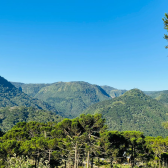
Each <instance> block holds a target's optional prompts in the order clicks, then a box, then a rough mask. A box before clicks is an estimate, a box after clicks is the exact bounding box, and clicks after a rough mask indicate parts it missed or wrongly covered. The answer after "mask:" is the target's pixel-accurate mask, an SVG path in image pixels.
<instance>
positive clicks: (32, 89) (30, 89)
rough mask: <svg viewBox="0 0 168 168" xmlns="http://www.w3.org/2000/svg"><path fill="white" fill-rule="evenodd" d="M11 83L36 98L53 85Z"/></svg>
mask: <svg viewBox="0 0 168 168" xmlns="http://www.w3.org/2000/svg"><path fill="white" fill-rule="evenodd" d="M11 83H12V84H13V85H14V86H15V87H17V88H19V89H20V90H22V91H23V92H24V93H26V94H28V95H29V96H31V97H34V96H35V95H36V94H37V93H38V92H39V91H40V89H42V88H43V87H46V86H49V85H51V84H43V83H42V84H24V83H19V82H11Z"/></svg>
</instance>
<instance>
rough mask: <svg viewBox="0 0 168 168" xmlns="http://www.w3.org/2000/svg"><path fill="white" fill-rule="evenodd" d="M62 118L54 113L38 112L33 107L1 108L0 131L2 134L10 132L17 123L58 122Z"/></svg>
mask: <svg viewBox="0 0 168 168" xmlns="http://www.w3.org/2000/svg"><path fill="white" fill-rule="evenodd" d="M62 119H63V118H62V117H60V116H59V115H56V114H55V113H54V112H51V111H46V110H40V109H37V108H34V107H18V106H15V107H1V108H0V129H1V130H2V131H4V132H6V131H8V130H10V129H11V128H12V127H13V126H14V125H16V123H18V122H23V121H26V122H29V121H37V122H44V123H46V122H49V121H50V122H60V121H61V120H62Z"/></svg>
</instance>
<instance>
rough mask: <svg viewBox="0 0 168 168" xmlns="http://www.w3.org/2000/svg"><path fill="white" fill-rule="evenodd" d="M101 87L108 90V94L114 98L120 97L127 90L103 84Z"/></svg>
mask: <svg viewBox="0 0 168 168" xmlns="http://www.w3.org/2000/svg"><path fill="white" fill-rule="evenodd" d="M101 88H103V89H104V90H105V91H106V92H107V94H109V95H110V96H111V97H112V98H114V97H119V96H121V95H123V94H124V93H125V92H126V91H127V90H119V89H116V88H113V87H111V86H107V85H105V86H101Z"/></svg>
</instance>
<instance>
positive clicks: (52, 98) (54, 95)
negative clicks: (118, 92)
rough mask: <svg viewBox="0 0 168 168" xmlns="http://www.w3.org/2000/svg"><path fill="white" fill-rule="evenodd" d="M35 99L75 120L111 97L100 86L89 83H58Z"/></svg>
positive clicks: (41, 92)
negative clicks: (84, 111)
mask: <svg viewBox="0 0 168 168" xmlns="http://www.w3.org/2000/svg"><path fill="white" fill-rule="evenodd" d="M35 98H38V99H41V100H43V101H45V102H47V103H49V104H50V105H51V106H54V107H56V108H57V109H58V110H59V111H61V112H62V113H63V114H64V116H66V117H68V118H74V117H77V116H79V115H80V114H81V113H82V111H83V110H85V109H86V108H87V107H89V106H90V105H92V104H94V103H97V102H99V101H103V100H107V99H110V96H109V95H108V94H107V93H106V92H105V91H104V90H103V89H102V88H101V87H100V86H97V85H91V84H89V83H87V82H57V83H54V84H52V85H49V86H46V87H43V88H42V89H41V90H40V91H39V92H38V93H37V94H36V95H35Z"/></svg>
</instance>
